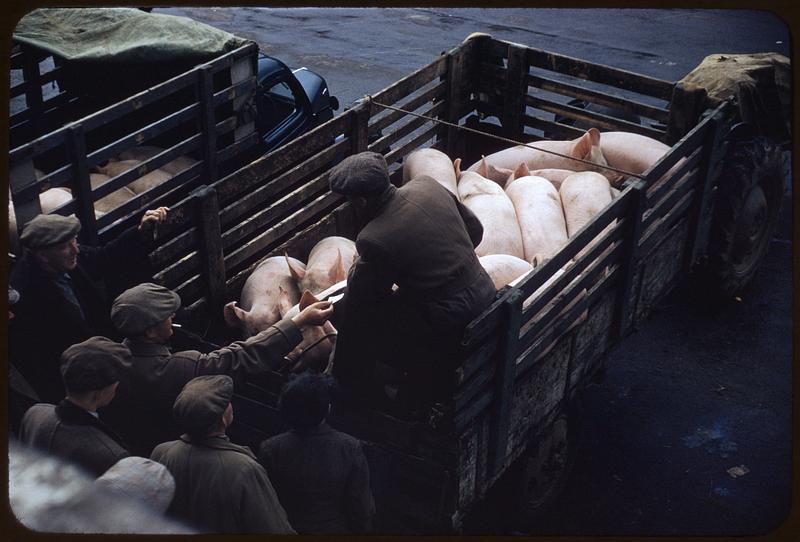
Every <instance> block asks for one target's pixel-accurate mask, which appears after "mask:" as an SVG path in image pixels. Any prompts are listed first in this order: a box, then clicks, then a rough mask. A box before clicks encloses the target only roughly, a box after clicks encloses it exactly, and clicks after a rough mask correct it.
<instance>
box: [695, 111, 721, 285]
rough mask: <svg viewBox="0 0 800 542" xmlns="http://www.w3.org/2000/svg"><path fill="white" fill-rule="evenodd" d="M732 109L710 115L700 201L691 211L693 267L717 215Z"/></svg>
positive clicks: (703, 250) (703, 248)
mask: <svg viewBox="0 0 800 542" xmlns="http://www.w3.org/2000/svg"><path fill="white" fill-rule="evenodd" d="M731 117H732V115H731V114H730V109H717V111H715V112H714V113H712V114H711V118H710V119H709V126H710V127H709V131H708V132H709V135H708V141H707V142H706V144H705V145H704V148H705V151H706V152H705V153H704V158H703V164H702V165H701V166H700V172H701V173H700V175H701V186H700V190H699V196H700V197H698V198H696V200H695V201H696V205H695V207H694V209H693V210H692V212H691V217H692V218H691V223H690V225H689V231H690V232H691V233H690V240H689V242H688V244H687V250H688V255H687V258H686V261H687V268H686V269H685V271H687V272H688V271H690V270H691V268H692V267H693V266H694V265H695V264H696V263H697V262H698V261H699V260H700V258H701V256H702V255H703V254H705V252H706V247H707V245H708V239H709V234H710V231H711V221H712V218H713V216H714V205H715V197H714V196H715V193H716V185H717V180H718V178H719V175H720V173H721V170H722V162H723V160H724V159H725V156H726V152H727V147H728V144H727V142H726V141H725V135H726V134H727V133H728V131H729V130H730V125H731V123H732V118H731Z"/></svg>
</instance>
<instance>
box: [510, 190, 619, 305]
mask: <svg viewBox="0 0 800 542" xmlns="http://www.w3.org/2000/svg"><path fill="white" fill-rule="evenodd" d="M631 205H632V200H631V196H630V195H629V192H628V191H627V190H625V191H623V192H622V194H620V195H619V196H618V197H616V198H615V199H614V200H613V201H611V203H609V204H608V205H607V206H606V207H605V209H603V210H602V211H600V213H598V214H597V215H596V216H595V217H594V218H593V219H592V220H591V221H590V222H589V223H588V224H586V225H585V226H584V227H583V228H581V229H580V230H579V231H578V232H577V233H576V234H575V235H574V236H572V237H571V238H570V239H569V241H568V242H567V244H566V245H565V246H564V247H563V248H562V249H561V250H559V251H558V252H557V253H556V254H555V255H554V256H553V257H552V258H550V260H548V261H547V262H545V263H544V264H543V265H541V266H540V267H538V268H536V270H535V271H534V273H532V274H530V275H528V276H527V277H526V278H525V279H524V280H523V281H521V282H520V283H519V284H517V287H518V288H519V289H520V290H522V292H523V294H524V295H525V297H526V298H527V297H529V296H530V295H532V294H533V293H534V292H535V291H536V290H538V289H539V288H540V287H541V286H542V285H543V284H544V283H545V282H546V281H547V280H548V279H549V278H550V277H552V276H553V274H554V273H555V272H556V271H557V270H559V269H561V268H562V267H564V265H566V264H567V262H569V261H570V260H571V259H572V258H574V257H575V255H577V254H578V253H579V252H580V251H582V250H583V249H585V248H586V246H587V245H588V244H589V243H590V242H591V241H592V240H593V239H594V238H595V237H597V235H598V234H600V232H602V231H603V230H604V229H605V228H606V227H607V226H608V225H609V224H611V223H612V222H613V221H614V220H616V219H618V218H627V217H628V216H629V213H630V210H631Z"/></svg>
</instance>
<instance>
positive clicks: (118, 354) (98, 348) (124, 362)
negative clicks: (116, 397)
mask: <svg viewBox="0 0 800 542" xmlns="http://www.w3.org/2000/svg"><path fill="white" fill-rule="evenodd" d="M130 363H131V351H130V350H128V347H127V346H125V345H122V344H120V343H117V342H114V341H112V340H111V339H107V338H105V337H91V338H90V339H86V340H85V341H83V342H81V343H78V344H73V345H72V346H70V347H69V348H67V349H66V350H64V353H62V354H61V378H62V380H63V381H64V387H65V388H66V390H67V391H68V392H74V393H83V392H87V391H95V390H100V389H103V388H105V387H106V386H108V385H109V384H113V383H114V382H116V381H118V380H119V375H120V373H121V371H122V369H123V367H125V366H129V365H130Z"/></svg>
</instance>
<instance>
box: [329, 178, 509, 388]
mask: <svg viewBox="0 0 800 542" xmlns="http://www.w3.org/2000/svg"><path fill="white" fill-rule="evenodd" d="M390 189H391V190H393V191H394V192H393V193H392V194H391V196H390V197H389V198H388V200H387V201H385V203H384V204H383V205H382V206H381V207H380V208H378V209H377V210H376V213H375V216H374V217H372V218H371V220H370V221H369V222H368V223H367V224H366V225H365V226H364V228H363V229H362V230H361V232H360V233H359V234H358V237H357V239H356V249H357V250H358V258H357V259H356V261H355V263H354V264H353V266H352V267H351V269H350V272H349V276H348V280H347V288H348V289H347V293H346V294H345V297H344V299H343V301H342V302H341V303H340V304H338V305H337V307H336V312H337V313H338V316H337V317H336V320H335V322H334V324H335V325H337V328H338V329H339V331H340V334H339V337H338V339H337V345H336V360H335V363H334V374H335V375H336V376H337V377H338V378H339V379H340V380H342V381H351V380H371V379H372V378H373V369H374V366H375V363H376V361H377V362H381V363H383V364H385V365H390V366H393V367H400V368H401V369H402V370H403V371H413V372H416V373H418V374H417V376H416V377H413V378H412V379H413V380H415V381H418V382H419V381H421V382H424V383H426V384H427V385H428V387H429V388H433V389H429V390H428V391H429V392H430V393H434V394H435V393H437V392H439V391H442V390H439V389H438V388H439V383H438V382H439V381H441V382H445V381H446V380H447V379H446V375H445V374H444V373H443V371H444V372H446V371H447V370H448V369H447V367H448V366H449V365H450V363H449V361H450V360H452V359H454V355H453V354H454V352H455V351H456V350H457V348H458V345H459V342H460V339H461V335H462V334H463V331H464V328H465V327H466V325H467V324H468V323H469V322H470V321H472V320H473V319H474V318H475V317H477V316H478V315H479V314H480V313H481V312H482V311H483V310H484V309H485V308H486V307H488V306H489V305H490V304H491V303H492V301H493V300H494V296H495V294H496V290H495V288H494V284H493V283H492V280H491V278H490V277H489V275H488V274H487V273H486V271H485V270H484V269H483V267H482V266H481V264H480V261H479V260H478V257H477V255H476V254H475V247H476V246H477V245H478V244H479V243H480V241H481V239H482V237H483V227H482V226H481V224H480V221H479V220H478V219H477V217H476V216H475V215H474V214H473V213H472V212H471V211H470V210H469V209H468V208H467V207H465V206H464V205H462V204H461V203H460V202H459V201H458V199H457V198H456V197H455V196H454V195H453V194H452V193H450V192H449V191H448V190H447V189H446V188H444V187H443V186H442V185H440V184H439V183H437V182H436V181H435V180H433V179H432V178H430V177H427V176H420V177H417V178H415V179H413V180H411V181H409V182H408V183H407V184H405V185H404V186H402V187H401V188H398V189H395V188H394V187H390ZM393 284H396V285H397V286H398V288H397V291H396V292H393V290H392V285H393ZM431 372H433V373H434V374H429V373H431ZM434 381H436V382H434ZM427 394H428V392H425V394H423V395H427ZM419 399H420V401H421V402H422V403H425V402H426V401H427V398H424V397H422V395H420V396H419Z"/></svg>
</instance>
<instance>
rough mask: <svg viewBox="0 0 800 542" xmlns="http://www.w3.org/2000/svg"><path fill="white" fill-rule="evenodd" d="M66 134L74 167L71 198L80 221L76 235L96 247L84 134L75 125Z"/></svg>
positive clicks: (80, 127) (92, 203) (79, 126)
mask: <svg viewBox="0 0 800 542" xmlns="http://www.w3.org/2000/svg"><path fill="white" fill-rule="evenodd" d="M66 134H67V141H68V147H69V150H70V158H71V159H72V166H73V167H74V170H73V175H74V177H73V178H74V181H73V183H72V197H73V199H75V200H76V201H77V208H76V209H75V211H76V212H75V214H76V216H77V217H78V219H79V220H80V221H81V231H80V233H79V234H78V235H79V238H80V240H81V242H82V243H84V244H87V245H97V240H98V239H97V221H96V219H95V216H94V200H92V185H91V183H90V182H89V166H88V164H87V162H86V139H85V137H84V134H85V132H84V130H83V126H82V125H81V124H78V123H75V124H71V125H70V126H69V127H68V128H67V130H66Z"/></svg>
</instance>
